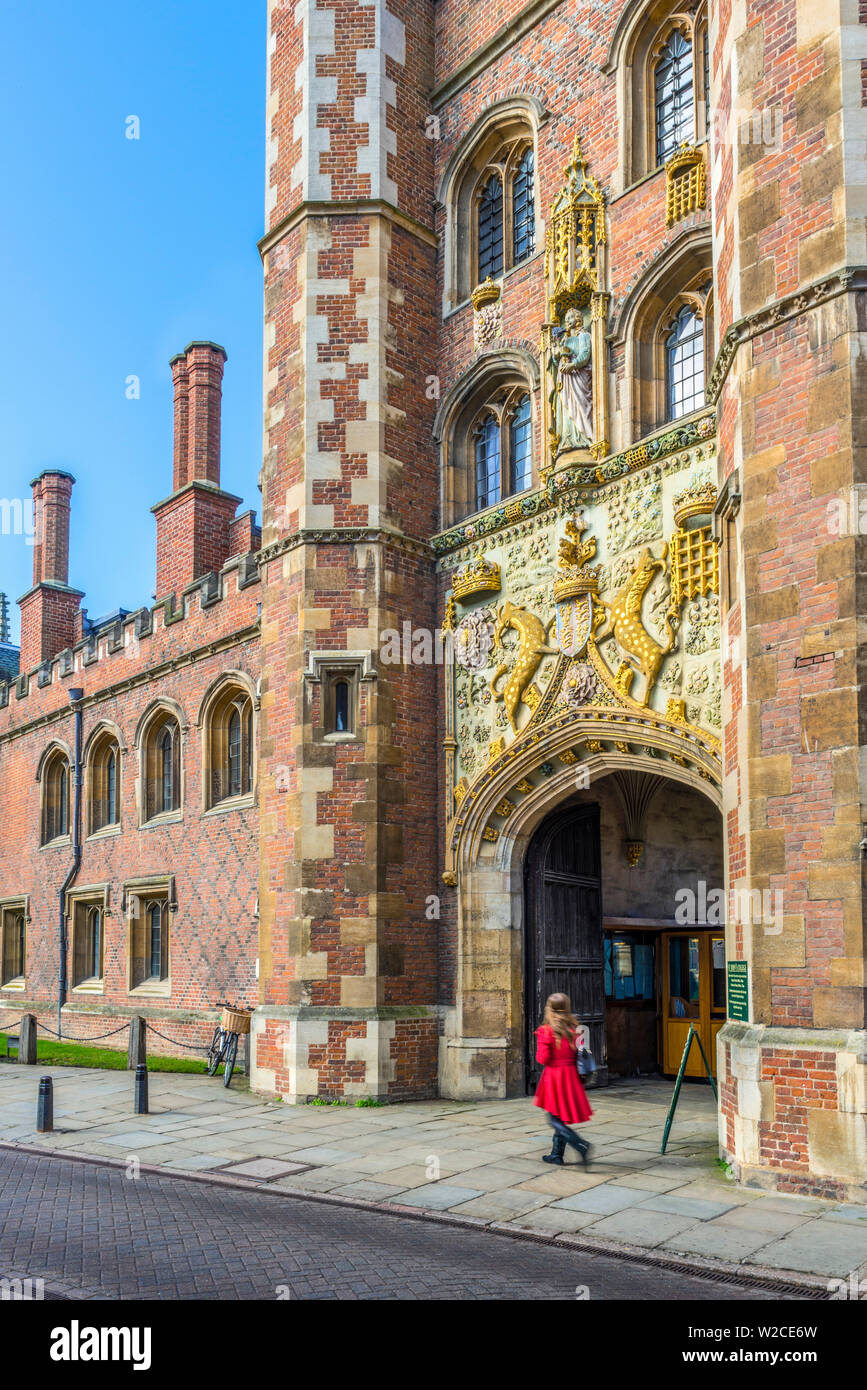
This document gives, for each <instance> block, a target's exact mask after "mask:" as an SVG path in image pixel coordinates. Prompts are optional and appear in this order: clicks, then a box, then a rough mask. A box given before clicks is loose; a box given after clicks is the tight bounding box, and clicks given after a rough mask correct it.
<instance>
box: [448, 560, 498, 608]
mask: <svg viewBox="0 0 867 1390" xmlns="http://www.w3.org/2000/svg"><path fill="white" fill-rule="evenodd" d="M499 591H500V566H499V565H498V564H495V562H494V561H493V560H486V559H485V557H484V555H480V556H479V558H478V560H470V562H469V564H468V565H464V567H463V569H459V570H458V571H457V573H456V574H455V575H454V576H453V578H452V592H453V593H454V596H455V598H456V599H461V600H463V599H467V598H472V597H473V595H474V594H486V593H494V594H497V593H499Z"/></svg>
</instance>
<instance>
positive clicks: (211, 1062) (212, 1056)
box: [206, 1028, 225, 1076]
mask: <svg viewBox="0 0 867 1390" xmlns="http://www.w3.org/2000/svg"><path fill="white" fill-rule="evenodd" d="M224 1048H225V1042H224V1035H223V1030H222V1028H215V1029H214V1036H213V1038H212V1039H211V1046H210V1047H209V1048H208V1060H207V1063H206V1066H207V1069H208V1076H213V1075H214V1074H215V1073H216V1070H217V1067H218V1066H219V1065H220V1059H221V1058H222V1056H223V1051H224Z"/></svg>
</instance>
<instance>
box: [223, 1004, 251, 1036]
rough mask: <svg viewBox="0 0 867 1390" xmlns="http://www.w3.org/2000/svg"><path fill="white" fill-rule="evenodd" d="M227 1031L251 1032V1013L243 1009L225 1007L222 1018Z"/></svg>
mask: <svg viewBox="0 0 867 1390" xmlns="http://www.w3.org/2000/svg"><path fill="white" fill-rule="evenodd" d="M220 1022H221V1023H222V1025H223V1027H224V1028H225V1030H226V1032H227V1033H249V1031H250V1013H249V1011H243V1012H242V1010H241V1009H224V1010H223V1013H222V1017H221V1019H220Z"/></svg>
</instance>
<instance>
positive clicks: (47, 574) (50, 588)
mask: <svg viewBox="0 0 867 1390" xmlns="http://www.w3.org/2000/svg"><path fill="white" fill-rule="evenodd" d="M74 485H75V479H74V478H73V476H72V474H71V473H63V472H61V471H60V470H59V469H46V471H45V472H44V473H40V475H39V477H38V478H34V479H33V482H32V483H31V485H30V486H31V487H32V489H33V520H34V533H33V587H32V588H31V589H28V591H27V593H26V594H24V596H23V597H22V598H20V599H19V600H18V603H19V606H20V608H21V670H22V671H30V670H32V669H33V667H34V666H38V665H39V664H40V663H41V662H43V661H47V660H49V659H50V658H51V657H54V656H57V653H58V652H62V651H63V650H64V648H66V647H70V646H72V644H73V642H74V641H75V618H76V614H77V612H78V605H79V603H80V602H81V599H82V598H83V594H82V591H81V590H80V589H71V588H70V587H69V512H70V499H71V497H72V489H73V487H74Z"/></svg>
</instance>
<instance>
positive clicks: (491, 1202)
mask: <svg viewBox="0 0 867 1390" xmlns="http://www.w3.org/2000/svg"><path fill="white" fill-rule="evenodd" d="M547 1200H548V1199H547V1197H545V1196H544V1195H543V1194H538V1193H537V1194H536V1195H534V1194H533V1193H532V1192H520V1191H518V1189H517V1188H514V1187H510V1188H508V1189H506V1190H505V1191H503V1190H501V1191H499V1192H486V1193H485V1194H484V1196H483V1197H476V1198H475V1199H474V1200H473V1201H471V1202H462V1203H461V1204H460V1206H458V1207H456V1208H455V1210H456V1211H459V1212H460V1214H461V1216H477V1217H479V1218H480V1219H481V1220H482V1221H511V1220H512V1219H513V1218H514V1217H516V1216H523V1215H524V1214H525V1213H526V1212H528V1211H533V1210H535V1209H536V1208H537V1207H541V1206H544V1205H545V1204H546V1202H547Z"/></svg>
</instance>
